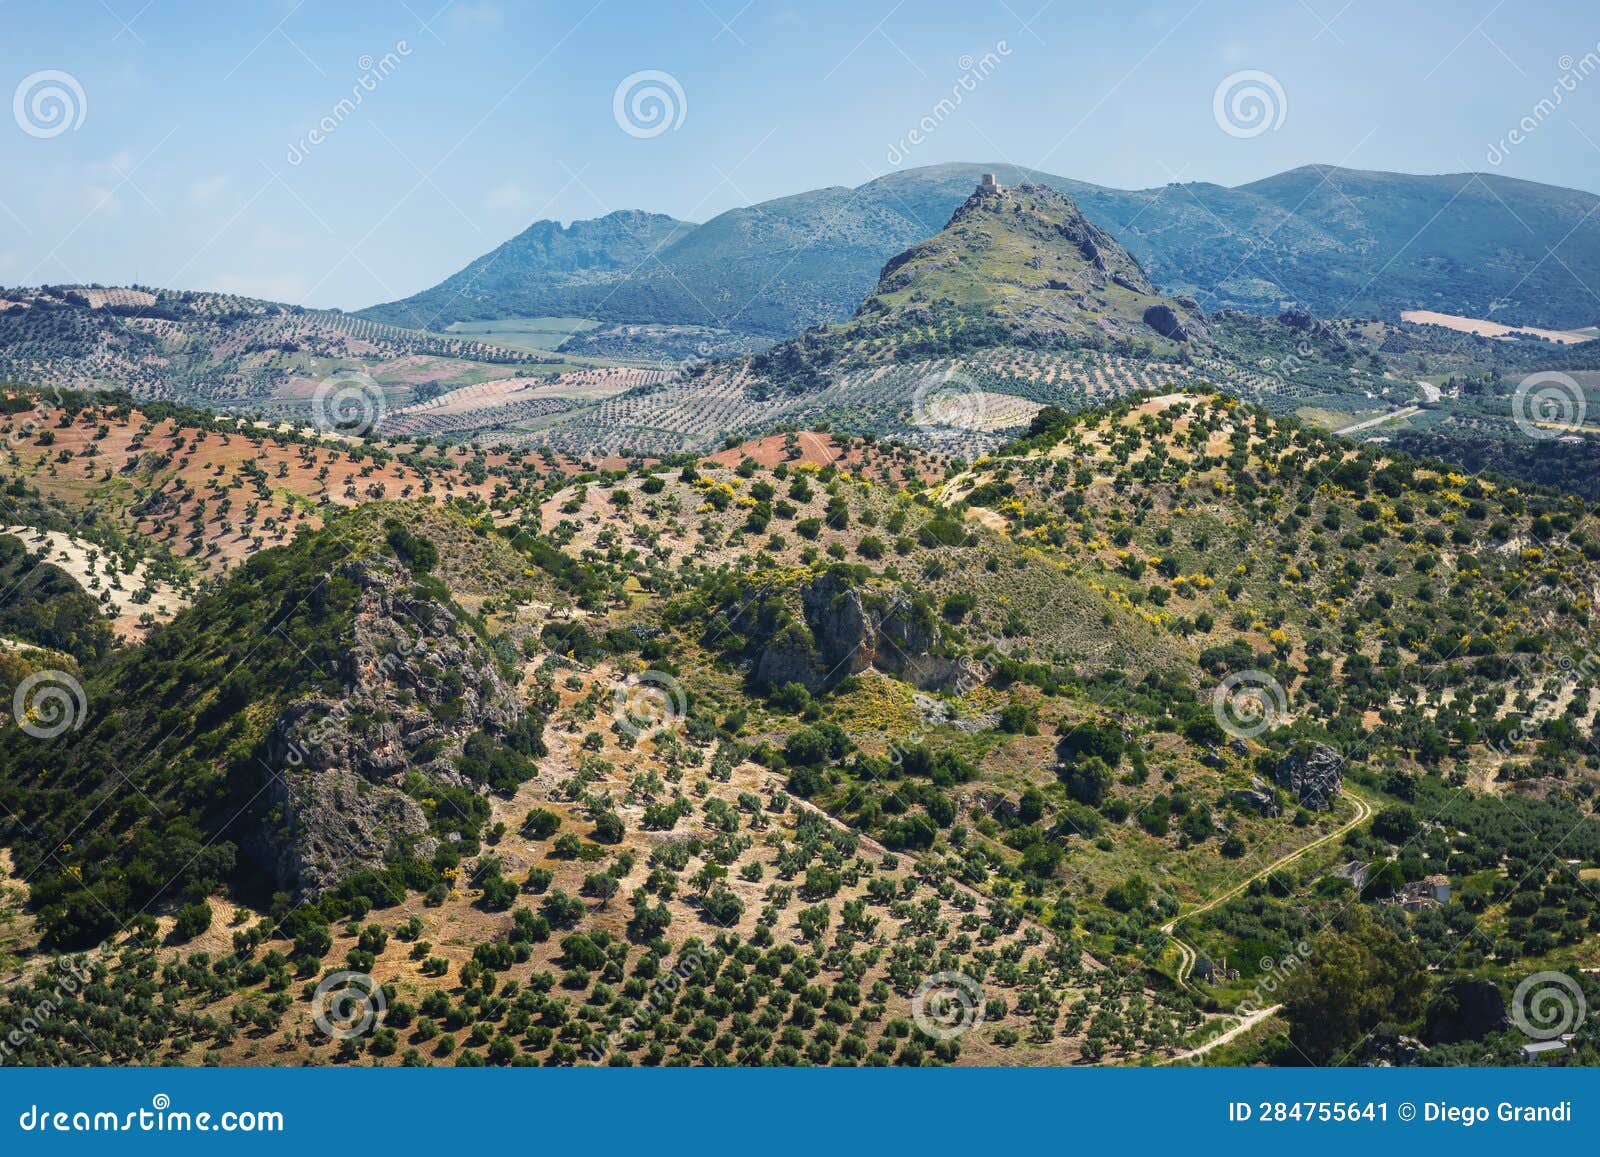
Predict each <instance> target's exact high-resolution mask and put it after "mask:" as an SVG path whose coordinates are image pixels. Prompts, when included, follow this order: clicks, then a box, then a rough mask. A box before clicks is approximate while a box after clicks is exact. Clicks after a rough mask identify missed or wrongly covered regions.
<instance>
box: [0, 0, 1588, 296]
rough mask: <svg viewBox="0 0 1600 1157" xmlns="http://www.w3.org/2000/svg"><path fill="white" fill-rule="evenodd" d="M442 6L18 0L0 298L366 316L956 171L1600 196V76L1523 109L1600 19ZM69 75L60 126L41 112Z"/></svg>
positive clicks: (1399, 8)
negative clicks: (58, 285) (573, 236)
mask: <svg viewBox="0 0 1600 1157" xmlns="http://www.w3.org/2000/svg"><path fill="white" fill-rule="evenodd" d="M441 4H443V0H405V2H404V3H401V2H399V0H395V2H391V3H382V4H379V3H357V2H350V3H338V4H334V3H327V2H322V0H305V2H303V3H295V2H294V0H268V2H264V3H248V2H230V3H226V4H221V3H214V2H213V3H191V2H188V0H148V2H147V0H88V2H77V0H58V2H55V3H50V4H45V3H37V2H31V0H30V2H26V3H25V2H22V0H10V2H5V0H0V96H4V95H6V94H12V95H13V98H14V99H13V106H12V112H13V115H12V117H10V118H5V117H0V284H13V285H15V284H38V283H41V282H67V281H98V282H103V283H108V284H110V283H118V284H121V283H127V282H129V281H132V280H134V279H135V278H137V279H138V280H139V281H141V282H143V283H146V284H158V285H170V286H174V287H185V288H208V289H222V290H229V291H233V292H239V293H247V294H252V295H256V296H263V297H271V298H275V299H279V300H286V301H294V302H301V303H304V304H308V305H318V306H341V307H345V308H358V307H360V306H363V305H368V304H371V303H373V302H376V301H380V300H386V299H389V298H393V297H399V296H403V295H405V294H408V293H411V292H414V291H415V290H417V289H420V288H422V287H424V286H426V285H429V284H432V283H433V282H435V281H437V280H439V279H440V278H441V277H443V276H445V275H446V274H448V273H450V272H452V271H454V270H455V269H457V268H459V267H460V266H461V265H463V264H465V263H466V262H467V261H468V260H470V259H471V258H472V257H474V256H476V255H478V254H480V253H482V252H484V251H486V250H488V249H490V248H492V247H493V246H494V245H496V244H498V243H499V242H500V241H502V240H504V239H505V238H506V237H508V236H511V235H512V234H514V233H516V232H518V231H519V230H521V229H522V228H524V227H525V226H526V225H527V224H529V223H530V222H531V221H533V220H536V219H538V218H541V217H554V218H559V219H561V220H571V219H574V218H580V217H592V216H597V215H600V214H602V213H605V212H608V211H610V210H613V209H620V208H645V209H651V210H657V211H661V212H666V213H671V214H674V215H676V216H679V217H685V218H688V219H691V220H705V219H707V218H709V217H711V216H713V215H715V214H716V213H718V212H720V211H722V210H725V209H727V208H730V207H732V206H735V205H740V204H747V203H750V202H753V201H759V200H764V199H766V198H769V197H774V196H781V195H784V194H788V193H794V192H799V191H802V190H805V189H810V188H815V187H818V186H822V185H830V184H840V185H856V184H860V183H861V182H862V181H865V180H867V179H870V178H871V177H873V176H876V175H879V174H882V173H884V172H888V171H891V170H892V169H895V168H904V167H909V166H913V165H921V164H931V163H936V162H941V161H952V160H965V161H989V160H1006V161H1011V162H1014V163H1017V164H1023V165H1028V166H1032V167H1037V168H1040V169H1043V170H1045V171H1048V172H1053V173H1059V174H1062V175H1065V176H1070V177H1076V178H1079V179H1082V180H1088V181H1095V182H1098V183H1102V184H1108V185H1116V186H1123V187H1142V186H1149V185H1158V184H1163V183H1165V182H1168V181H1176V180H1184V181H1189V180H1205V181H1214V182H1218V183H1221V184H1238V183H1241V182H1245V181H1250V180H1253V179H1256V178H1259V177H1263V176H1266V175H1269V174H1271V173H1274V172H1278V171H1281V170H1283V169H1287V168H1291V167H1293V166H1296V165H1302V164H1308V163H1313V162H1323V163H1336V164H1345V165H1348V166H1351V167H1355V168H1368V169H1397V170H1403V171H1409V172H1456V171H1462V170H1468V169H1476V170H1492V171H1496V172H1499V173H1502V174H1504V175H1507V176H1514V177H1522V178H1526V179H1529V180H1536V181H1544V182H1548V183H1551V184H1559V185H1568V186H1572V187H1577V188H1584V189H1589V190H1591V191H1596V192H1600V71H1595V72H1593V73H1592V74H1590V75H1587V76H1586V77H1583V78H1582V79H1580V80H1577V81H1576V82H1573V83H1571V84H1570V86H1569V88H1567V89H1564V90H1562V93H1561V102H1560V104H1559V106H1558V107H1555V108H1553V109H1549V110H1546V111H1544V112H1540V113H1536V112H1535V109H1536V106H1537V105H1538V103H1539V101H1540V100H1541V99H1544V98H1548V97H1550V96H1551V94H1552V92H1553V91H1554V90H1556V89H1557V88H1559V87H1560V79H1561V78H1562V77H1563V75H1567V76H1569V77H1570V76H1572V75H1574V71H1575V70H1578V69H1580V68H1581V66H1582V64H1583V61H1584V60H1585V58H1586V57H1588V59H1589V60H1590V61H1591V62H1593V61H1596V60H1600V15H1597V12H1596V9H1595V8H1594V5H1593V4H1592V3H1578V2H1573V3H1566V2H1551V3H1539V4H1530V3H1527V2H1524V3H1522V4H1515V5H1513V4H1508V3H1504V2H1503V0H1502V2H1499V3H1497V2H1496V0H1451V2H1448V3H1445V2H1438V0H1435V2H1432V3H1414V2H1406V0H1385V2H1381V3H1380V2H1378V0H1350V2H1348V3H1346V0H1280V2H1277V3H1246V2H1243V0H1177V2H1176V3H1140V2H1135V0H1124V2H1121V3H1115V4H1094V5H1088V4H1080V3H1068V2H1066V0H1054V2H1050V3H1046V2H1045V0H1004V2H1001V0H967V2H965V3H952V2H949V0H905V2H903V3H896V2H895V0H851V2H839V0H815V2H808V3H798V2H795V3H787V2H768V0H751V2H750V3H748V4H747V3H746V2H745V0H678V2H657V3H649V4H645V3H633V2H630V0H600V2H599V3H596V2H595V0H571V2H562V3H518V2H515V0H459V2H457V3H452V4H445V5H443V6H442V7H441ZM986 58H987V59H986ZM642 72H654V73H664V74H666V75H667V76H668V77H669V78H670V81H658V87H659V88H660V90H661V91H662V92H664V93H665V94H666V96H667V99H668V101H669V102H670V103H671V104H672V106H673V108H674V110H675V111H674V115H673V116H672V118H671V127H667V128H665V129H664V130H663V131H660V132H658V133H653V130H654V129H655V128H656V127H658V123H651V122H648V121H644V120H638V119H635V120H630V119H629V113H628V108H629V106H628V102H627V100H626V99H625V98H624V101H623V106H622V108H623V116H622V118H621V120H620V121H619V119H618V117H617V116H616V115H615V103H616V102H615V100H614V98H615V97H616V95H617V90H618V87H619V84H620V83H621V82H622V81H623V80H624V78H626V77H629V76H632V75H634V74H636V73H642ZM379 73H382V74H383V75H381V76H380V75H378V74H379ZM980 73H982V74H984V75H981V76H980V75H978V74H980ZM1239 73H1254V74H1265V79H1262V78H1261V77H1259V76H1258V77H1257V78H1256V81H1255V87H1256V88H1257V90H1258V91H1259V92H1261V93H1264V94H1265V96H1266V99H1267V101H1268V104H1269V105H1270V106H1271V109H1272V110H1273V111H1272V113H1271V114H1270V115H1269V118H1268V122H1266V124H1267V125H1268V127H1264V128H1263V122H1260V121H1255V122H1252V121H1250V120H1248V119H1242V118H1247V117H1248V113H1249V110H1250V108H1251V106H1250V105H1249V103H1248V102H1246V104H1245V105H1244V106H1243V112H1241V113H1238V114H1229V113H1228V112H1227V102H1226V101H1224V108H1223V112H1222V114H1221V115H1222V117H1223V119H1224V120H1228V121H1229V122H1230V125H1231V131H1230V129H1229V126H1225V125H1224V124H1223V123H1222V121H1221V120H1219V119H1218V116H1219V114H1218V111H1217V108H1216V102H1215V99H1214V98H1215V97H1216V96H1217V93H1218V90H1219V86H1220V85H1221V84H1222V83H1223V81H1224V79H1225V78H1227V77H1230V76H1234V75H1235V74H1239ZM39 74H47V75H44V76H42V77H41V76H40V75H39ZM48 74H66V78H67V79H65V80H63V79H62V78H61V77H59V76H55V75H48ZM363 77H365V78H366V82H365V85H363V84H362V78H363ZM963 77H965V78H966V80H965V85H964V86H963ZM30 78H31V86H30V84H29V83H28V82H29V81H30ZM647 81H648V78H647ZM1240 83H1244V84H1246V85H1247V86H1248V85H1249V83H1250V78H1249V77H1246V78H1245V79H1244V81H1242V82H1240ZM52 87H53V88H54V89H55V90H56V91H57V92H58V93H61V94H64V96H65V100H66V104H67V106H70V110H71V111H70V112H68V113H67V114H66V119H65V120H53V119H51V112H52V109H54V110H55V111H56V112H60V110H61V108H62V106H61V105H51V103H50V102H49V101H48V100H45V101H44V103H43V104H41V105H38V106H36V105H35V104H34V102H33V101H32V99H31V98H32V97H34V96H35V95H38V94H39V93H40V92H41V90H48V89H50V88H52ZM958 90H959V91H960V93H961V99H960V103H959V106H957V107H954V108H953V109H952V108H951V107H949V106H946V107H945V108H944V109H940V107H939V102H940V101H941V99H944V98H948V97H951V96H952V94H953V93H955V92H957V91H958ZM358 91H359V93H360V100H359V102H356V101H355V100H354V99H353V97H354V94H355V93H357V92H358ZM80 94H81V95H80ZM680 94H681V95H680ZM49 95H50V94H49V93H48V91H46V92H44V96H46V97H48V96H49ZM19 101H20V102H21V103H20V105H19V103H18V102H19ZM341 101H346V102H347V103H346V104H345V105H344V106H341V103H340V102H341ZM649 107H651V106H650V105H649V103H648V102H646V104H645V105H644V108H645V109H646V110H648V108H649ZM1525 117H1533V118H1534V128H1533V129H1532V131H1529V132H1527V133H1526V134H1525V139H1524V140H1522V141H1521V143H1518V144H1515V145H1513V146H1511V147H1509V148H1504V147H1502V148H1501V150H1500V151H1501V153H1502V157H1501V159H1500V161H1499V163H1498V164H1491V163H1490V161H1489V159H1488V158H1489V154H1490V151H1491V149H1492V148H1494V147H1496V146H1497V145H1503V143H1504V141H1505V139H1506V137H1507V134H1508V132H1509V131H1510V130H1512V129H1513V128H1514V127H1516V126H1517V125H1518V123H1519V122H1520V121H1522V120H1523V119H1524V118H1525ZM319 123H320V124H323V125H331V128H329V129H328V130H327V131H326V132H325V133H323V134H322V137H321V139H320V140H317V141H315V142H313V141H312V139H311V134H312V130H314V129H317V128H318V126H319ZM919 125H929V126H931V128H929V129H928V130H927V131H925V132H923V133H922V139H921V141H920V142H919V143H916V144H910V143H909V139H910V134H911V131H912V130H913V129H917V128H918V126H919ZM629 128H631V129H632V131H631V132H630V131H628V129H629ZM1258 128H1263V131H1259V132H1258V131H1256V129H1258ZM58 129H59V130H60V131H57V130H58ZM652 133H653V135H652Z"/></svg>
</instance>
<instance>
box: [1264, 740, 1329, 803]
mask: <svg viewBox="0 0 1600 1157" xmlns="http://www.w3.org/2000/svg"><path fill="white" fill-rule="evenodd" d="M1273 778H1274V779H1275V780H1277V781H1278V786H1280V787H1282V788H1285V789H1286V790H1288V791H1290V792H1292V793H1293V794H1294V796H1295V798H1296V799H1297V800H1298V801H1299V803H1300V806H1301V807H1304V808H1310V809H1311V810H1312V811H1327V810H1328V809H1329V808H1331V807H1332V806H1333V801H1334V799H1335V798H1336V797H1337V796H1338V794H1339V792H1340V790H1341V789H1342V788H1343V786H1344V756H1342V755H1340V754H1339V753H1338V752H1337V751H1335V750H1334V749H1333V748H1331V747H1329V746H1327V745H1326V744H1322V743H1312V744H1304V745H1302V746H1301V747H1298V748H1296V749H1295V750H1294V751H1291V752H1290V753H1289V754H1288V755H1286V756H1284V757H1283V758H1282V759H1281V760H1279V761H1278V766H1277V767H1276V768H1274V769H1273Z"/></svg>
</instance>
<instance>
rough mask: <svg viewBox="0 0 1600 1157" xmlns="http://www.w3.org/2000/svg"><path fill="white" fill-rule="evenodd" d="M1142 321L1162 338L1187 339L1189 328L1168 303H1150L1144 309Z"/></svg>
mask: <svg viewBox="0 0 1600 1157" xmlns="http://www.w3.org/2000/svg"><path fill="white" fill-rule="evenodd" d="M1144 323H1145V325H1147V326H1149V327H1150V328H1151V329H1153V330H1155V331H1156V332H1157V333H1158V334H1160V335H1161V336H1162V337H1164V338H1170V339H1172V340H1173V341H1188V340H1189V330H1188V328H1187V327H1186V326H1185V325H1184V324H1183V318H1182V317H1180V316H1179V315H1178V311H1177V310H1175V309H1173V308H1172V306H1170V305H1164V304H1163V305H1152V306H1151V307H1150V308H1149V309H1147V310H1145V311H1144Z"/></svg>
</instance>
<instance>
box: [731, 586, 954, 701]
mask: <svg viewBox="0 0 1600 1157" xmlns="http://www.w3.org/2000/svg"><path fill="white" fill-rule="evenodd" d="M799 609H800V612H801V618H802V621H803V625H802V621H797V622H795V623H793V624H791V625H789V626H788V627H786V628H785V629H784V630H782V631H780V632H779V633H777V635H776V636H775V637H773V638H772V639H770V640H769V641H768V642H767V643H766V645H765V646H764V647H763V648H762V650H761V653H760V655H759V657H758V658H757V660H756V665H755V679H756V681H757V682H758V683H762V684H765V685H768V686H774V687H776V686H782V685H783V684H784V683H800V684H802V685H804V686H805V687H806V688H807V689H808V690H811V691H816V690H819V689H821V688H823V687H826V686H828V685H829V684H831V683H834V682H837V681H838V680H839V679H842V678H844V677H845V676H847V675H854V674H859V673H860V672H862V671H865V670H868V669H869V668H870V669H875V670H879V671H883V672H886V673H888V674H892V675H897V676H899V677H901V678H903V679H905V680H906V681H907V682H908V683H912V684H914V685H916V686H918V687H920V688H922V689H923V690H949V689H951V688H953V687H955V686H956V685H957V684H958V682H959V681H960V680H961V679H962V677H963V675H964V673H965V672H967V670H968V668H967V667H966V666H964V665H963V664H962V663H961V661H960V660H959V659H956V658H951V657H948V656H943V655H938V654H935V653H934V651H935V648H936V647H937V645H938V642H939V627H938V623H937V622H936V621H935V620H934V619H933V616H932V615H931V614H930V613H927V612H926V611H925V610H924V609H922V608H918V607H916V606H914V605H912V604H911V603H910V602H908V601H906V600H903V599H891V598H886V597H884V596H882V595H880V594H878V593H877V592H874V591H871V590H867V589H863V588H859V587H856V586H853V585H852V584H851V583H850V582H849V581H848V580H846V579H844V578H841V577H840V576H839V575H838V574H836V573H835V572H833V571H826V572H824V573H823V574H820V575H818V576H817V577H816V578H814V579H812V580H811V581H810V582H809V583H807V584H805V585H804V586H802V587H801V588H800V591H799Z"/></svg>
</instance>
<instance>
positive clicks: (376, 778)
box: [245, 559, 523, 896]
mask: <svg viewBox="0 0 1600 1157" xmlns="http://www.w3.org/2000/svg"><path fill="white" fill-rule="evenodd" d="M338 574H339V577H340V578H342V579H345V580H347V581H350V582H353V583H354V584H355V585H356V586H357V587H359V588H360V592H361V593H360V595H359V598H358V601H357V604H356V611H355V616H354V623H353V632H352V638H351V640H350V645H349V647H348V649H346V650H344V651H343V652H342V653H341V654H340V655H339V657H338V662H337V668H338V671H337V673H338V676H339V679H340V681H341V682H342V683H343V685H344V693H343V694H341V695H337V696H334V695H328V694H314V695H307V696H304V697H302V698H299V699H296V700H294V701H293V702H291V703H290V704H289V705H288V706H287V707H285V708H284V709H283V710H282V711H280V712H279V714H278V716H277V717H276V718H275V719H274V720H273V722H272V725H271V728H270V730H269V732H268V735H267V740H266V744H265V748H264V751H263V754H262V762H263V764H264V765H265V771H266V772H267V773H268V774H267V779H266V784H265V787H264V790H263V791H262V793H261V795H260V797H259V798H258V802H257V807H258V809H259V811H260V813H261V819H262V821H263V822H261V823H260V824H258V825H256V828H255V834H254V835H253V836H251V837H249V838H248V839H247V840H246V844H245V850H246V852H247V853H248V854H250V855H251V856H252V858H254V859H255V860H257V861H258V862H259V863H261V864H262V865H263V867H265V868H266V869H267V870H268V871H270V872H271V873H272V875H273V876H274V877H275V878H276V880H277V881H278V882H279V884H280V885H281V886H283V887H286V888H291V889H293V890H295V891H296V892H298V893H300V894H304V895H312V896H315V895H317V894H320V893H321V892H324V891H326V890H328V889H329V888H332V887H335V886H337V885H338V884H339V883H341V882H343V881H344V880H346V879H349V878H350V877H351V876H353V875H356V874H358V873H360V872H363V871H368V870H372V869H376V868H381V867H382V866H384V865H385V864H386V863H390V862H392V861H394V860H396V859H398V858H401V857H404V856H415V857H418V858H423V859H426V858H428V857H430V856H431V855H432V854H433V852H434V850H435V847H436V841H435V839H434V838H433V836H432V835H430V834H429V824H428V820H427V817H426V816H425V814H424V813H423V810H422V808H421V807H420V806H419V805H418V803H417V802H416V800H415V799H413V798H412V797H411V795H409V794H408V793H407V792H406V790H405V783H406V779H407V777H408V776H409V775H413V774H416V775H420V776H422V777H424V778H426V779H428V780H430V781H432V782H434V783H438V784H441V785H447V786H451V787H464V786H470V785H469V784H468V783H467V782H466V781H465V779H464V778H463V777H462V775H461V773H460V772H459V771H458V770H457V768H456V764H455V757H456V756H457V755H459V754H460V752H461V750H462V745H463V744H464V742H465V740H466V739H467V737H469V736H470V735H472V734H474V733H475V732H478V731H484V732H487V733H489V734H491V735H494V734H497V733H503V732H505V731H506V730H507V729H509V728H511V727H512V726H514V725H515V724H517V723H518V722H520V721H521V719H522V716H523V708H522V705H521V703H520V701H519V699H518V697H517V695H516V692H515V690H514V689H513V688H512V687H510V686H509V685H508V684H507V683H506V682H505V681H504V680H503V679H502V678H501V677H500V673H499V671H498V670H497V669H496V667H495V663H494V660H493V659H492V657H491V656H490V655H489V653H488V651H487V649H486V648H485V647H484V645H483V644H482V642H481V641H480V640H479V639H478V636H477V635H475V634H474V633H473V632H472V630H471V629H470V628H469V627H467V626H466V625H465V624H463V623H461V622H459V621H458V620H457V617H456V615H455V613H454V612H453V611H452V610H451V609H450V608H449V607H447V606H445V605H443V604H442V603H440V602H437V601H435V600H432V599H428V598H423V597H418V596H417V595H416V594H415V593H414V592H415V588H414V587H413V585H412V582H411V580H410V576H409V575H408V574H406V573H405V572H404V571H403V569H402V568H400V567H399V565H398V564H395V563H391V562H388V561H387V560H381V559H380V560H371V559H367V560H360V561H353V562H350V563H347V564H345V566H343V567H342V568H341V569H340V571H339V572H338Z"/></svg>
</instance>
